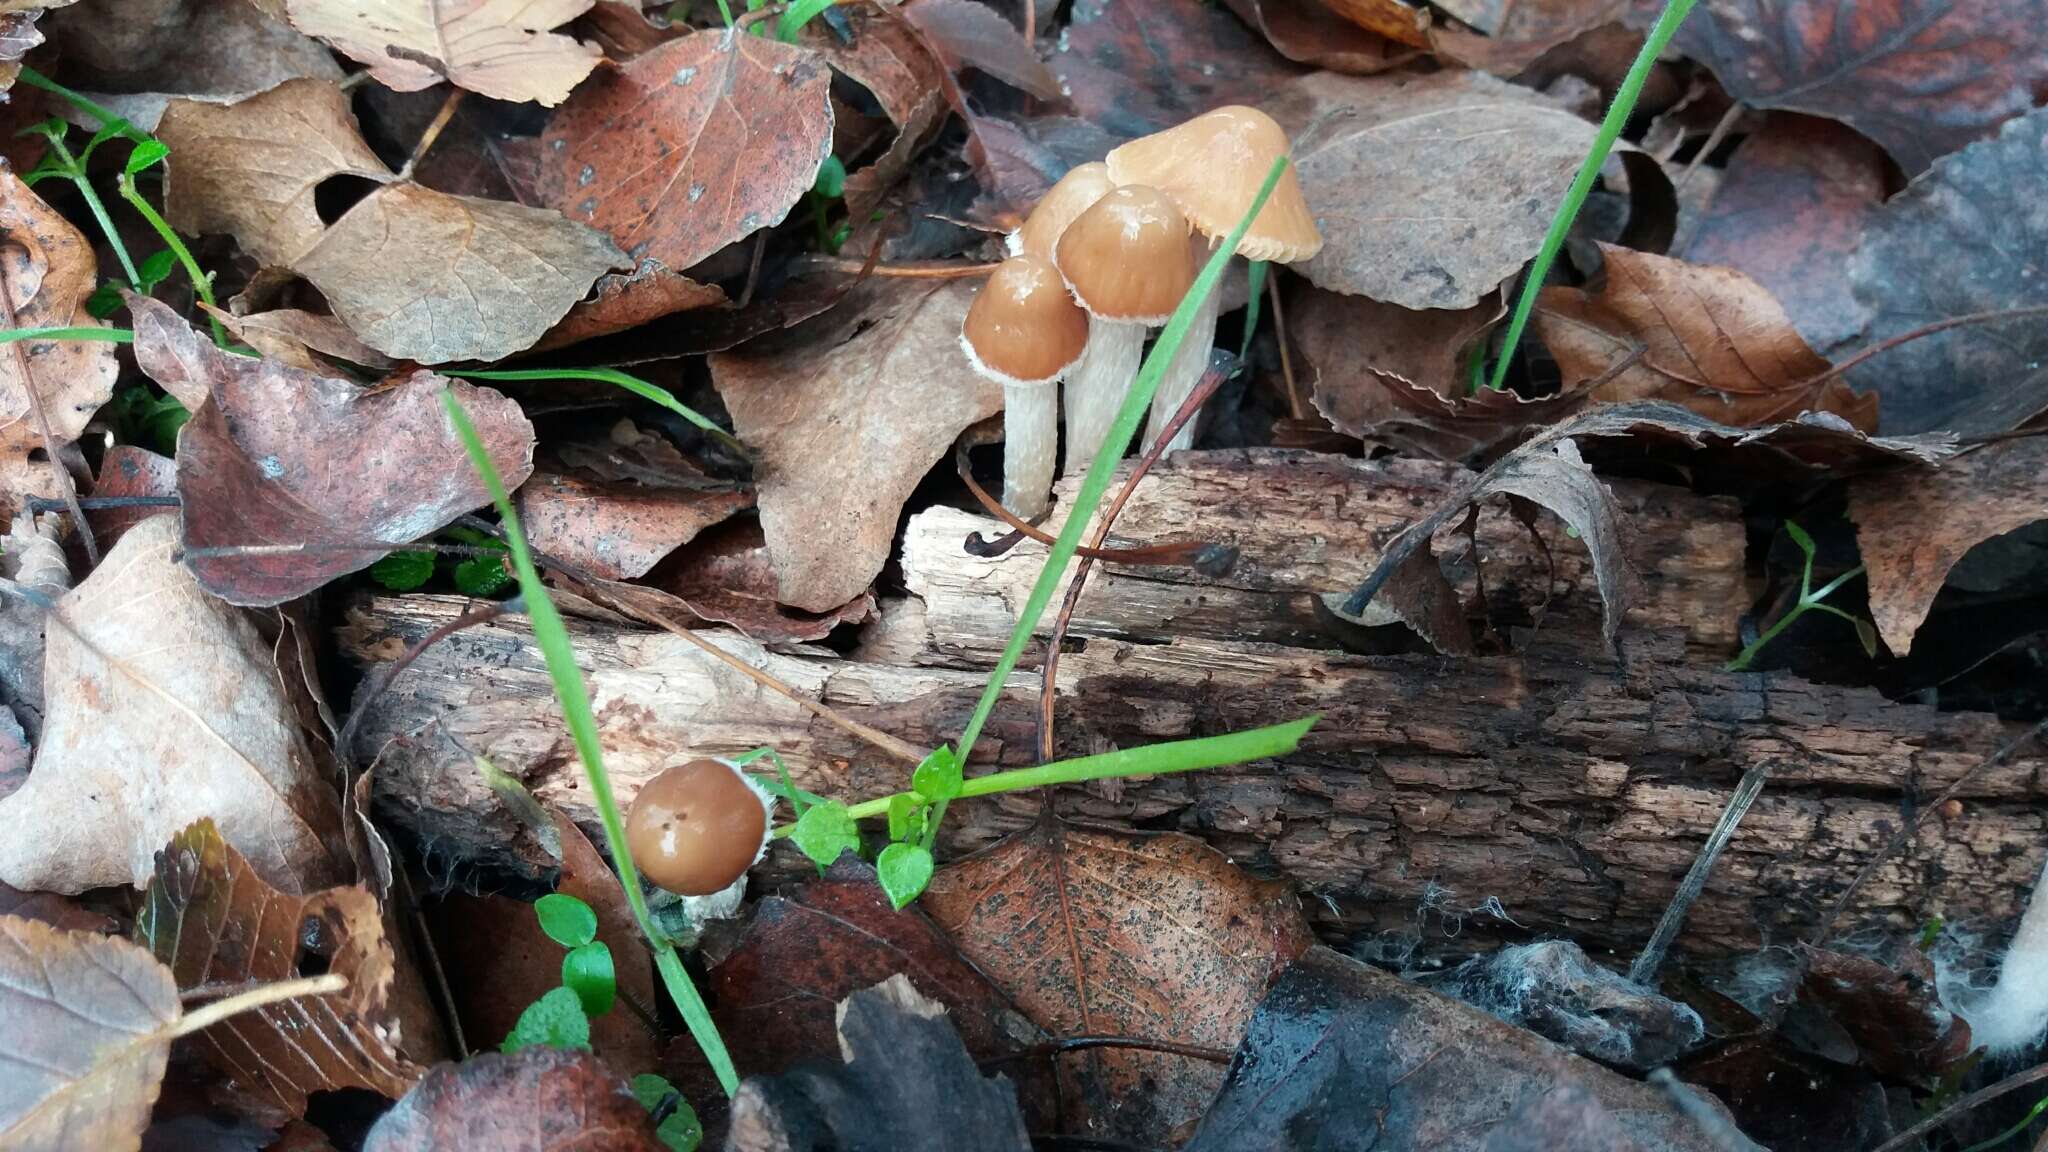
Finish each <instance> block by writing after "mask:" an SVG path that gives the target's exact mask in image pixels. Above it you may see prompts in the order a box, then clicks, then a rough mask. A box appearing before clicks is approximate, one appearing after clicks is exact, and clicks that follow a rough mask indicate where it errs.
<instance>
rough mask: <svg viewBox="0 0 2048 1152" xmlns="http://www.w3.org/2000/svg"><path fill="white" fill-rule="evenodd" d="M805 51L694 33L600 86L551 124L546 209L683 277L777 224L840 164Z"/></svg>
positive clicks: (606, 77)
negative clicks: (832, 163) (828, 163)
mask: <svg viewBox="0 0 2048 1152" xmlns="http://www.w3.org/2000/svg"><path fill="white" fill-rule="evenodd" d="M831 79H832V73H831V70H830V69H828V68H826V67H825V66H824V64H823V63H822V62H821V61H820V60H819V59H818V57H817V55H816V54H815V53H813V52H810V51H809V50H807V49H803V48H798V47H796V46H794V45H789V44H782V43H779V42H777V41H774V40H769V39H764V38H762V37H759V36H734V35H728V34H727V33H725V32H723V31H715V30H714V31H706V32H698V33H696V34H695V35H691V36H685V37H683V38H682V39H680V40H675V41H671V42H670V43H667V44H664V45H662V46H661V47H659V48H656V49H654V50H653V51H651V52H648V53H645V54H644V55H641V56H638V57H635V58H634V59H633V60H631V61H629V62H628V63H626V64H625V65H623V66H622V67H620V68H617V69H613V70H607V71H605V72H602V73H599V74H598V76H597V78H596V79H595V80H593V81H592V82H591V83H590V84H588V85H586V86H584V87H583V88H582V89H581V90H580V91H578V92H577V93H576V95H575V97H574V98H573V99H571V100H570V101H569V102H568V103H567V104H564V105H563V106H562V109H561V110H560V111H559V112H556V113H555V115H554V117H553V118H552V119H550V120H549V121H548V128H547V132H546V134H545V135H543V136H542V138H541V144H542V155H543V160H542V164H541V170H540V179H539V183H538V185H537V191H538V193H539V195H540V198H541V201H542V203H545V204H548V205H550V206H552V207H555V208H559V209H561V210H562V212H563V213H565V214H567V215H568V216H569V217H570V218H571V219H575V220H582V221H586V222H588V223H590V224H591V225H593V226H595V227H597V228H600V229H602V230H604V231H605V232H607V233H610V235H611V237H612V239H613V240H616V241H618V244H619V247H621V248H623V249H625V250H626V251H627V252H628V253H630V254H631V255H632V257H633V259H634V260H636V261H644V260H650V259H651V260H655V261H657V262H659V263H660V264H662V265H663V266H664V267H666V268H668V269H670V270H671V271H675V272H683V271H687V270H688V269H689V268H690V267H691V266H692V265H694V264H696V263H698V262H699V261H701V260H703V259H704V258H705V257H707V256H710V255H711V254H713V253H715V252H717V251H718V250H719V249H721V248H724V247H725V246H726V245H728V244H730V243H732V242H733V241H735V240H738V239H741V238H742V237H745V236H747V235H749V234H751V233H753V232H755V231H758V230H759V229H762V228H767V227H770V226H771V225H775V224H779V223H781V222H782V219H783V217H785V216H787V215H788V214H789V210H790V208H791V207H792V206H794V205H795V204H796V202H797V201H798V200H800V199H802V198H803V194H804V193H805V192H808V191H810V188H811V184H812V182H813V181H814V180H816V178H817V175H818V166H819V165H821V164H823V163H824V161H825V157H827V156H829V155H831V152H832V103H831V98H830V91H829V90H830V88H831Z"/></svg>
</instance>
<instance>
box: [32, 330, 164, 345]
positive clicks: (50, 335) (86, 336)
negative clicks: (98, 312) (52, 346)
mask: <svg viewBox="0 0 2048 1152" xmlns="http://www.w3.org/2000/svg"><path fill="white" fill-rule="evenodd" d="M16 340H101V341H105V342H106V343H108V344H133V343H135V333H134V332H132V331H130V330H129V329H126V328H9V329H6V330H5V331H0V344H12V343H14V342H15V341H16Z"/></svg>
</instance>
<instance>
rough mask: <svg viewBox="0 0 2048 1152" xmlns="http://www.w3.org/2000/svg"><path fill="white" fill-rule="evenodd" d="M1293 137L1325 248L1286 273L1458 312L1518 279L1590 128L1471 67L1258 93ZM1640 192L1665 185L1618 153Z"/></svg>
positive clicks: (1652, 168) (1324, 81)
mask: <svg viewBox="0 0 2048 1152" xmlns="http://www.w3.org/2000/svg"><path fill="white" fill-rule="evenodd" d="M1265 107H1266V110H1267V111H1268V112H1271V113H1272V114H1273V117H1274V119H1276V120H1278V121H1279V122H1280V123H1281V124H1282V125H1283V126H1284V127H1286V128H1287V130H1288V134H1289V136H1291V137H1292V138H1293V140H1294V161H1295V165H1296V166H1297V168H1298V169H1299V171H1300V173H1301V189H1302V192H1303V194H1304V195H1306V196H1307V197H1308V203H1309V207H1310V209H1311V210H1313V211H1314V212H1315V215H1316V223H1317V224H1318V225H1319V226H1320V227H1321V228H1322V232H1323V241H1324V242H1323V249H1322V251H1321V252H1319V253H1317V254H1316V256H1315V257H1314V258H1313V259H1311V260H1309V261H1308V262H1306V263H1304V264H1301V265H1299V266H1298V267H1297V269H1296V270H1297V271H1300V272H1302V273H1303V274H1305V275H1306V276H1307V277H1308V278H1309V279H1310V280H1311V281H1312V282H1314V283H1315V284H1316V285H1318V286H1319V287H1323V288H1328V289H1330V290H1332V291H1335V292H1343V293H1347V294H1351V295H1362V296H1370V297H1372V298H1373V299H1375V300H1384V301H1386V302H1388V303H1391V304H1399V305H1401V306H1403V307H1405V308H1470V307H1471V306H1472V305H1474V304H1477V303H1478V302H1479V300H1480V299H1481V298H1482V297H1484V296H1486V295H1487V294H1488V293H1490V292H1492V291H1494V289H1496V288H1497V287H1499V285H1500V283H1501V282H1502V281H1503V280H1505V279H1507V278H1508V277H1509V276H1512V275H1514V274H1515V273H1516V272H1518V271H1519V270H1520V269H1521V267H1522V266H1523V265H1524V264H1526V263H1527V262H1528V261H1529V260H1530V258H1532V257H1533V256H1535V254H1536V250H1537V249H1538V248H1539V247H1540V246H1541V245H1542V243H1543V234H1544V232H1545V231H1547V230H1548V228H1549V226H1550V217H1551V215H1552V214H1553V212H1554V211H1555V209H1556V207H1557V202H1558V200H1559V198H1560V197H1562V196H1563V195H1564V190H1565V188H1566V186H1567V185H1569V184H1570V183H1571V179H1572V175H1573V173H1575V172H1576V171H1577V170H1578V167H1579V163H1580V161H1581V160H1583V159H1584V158H1585V154H1586V149H1587V147H1588V146H1589V145H1590V144H1591V142H1592V139H1593V134H1594V127H1593V125H1591V124H1589V123H1587V122H1586V121H1584V120H1581V119H1579V118H1578V117H1577V116H1575V115H1573V114H1572V113H1570V112H1568V111H1566V110H1564V109H1563V108H1562V107H1560V106H1559V105H1557V104H1556V103H1555V102H1553V101H1551V100H1549V99H1548V98H1546V97H1543V96H1540V95H1538V94H1537V93H1535V92H1532V91H1530V90H1528V89H1526V88H1519V87H1516V86H1514V85H1511V84H1508V83H1505V82H1503V81H1500V80H1496V79H1494V78H1493V77H1491V76H1488V75H1485V74H1484V73H1479V72H1443V73H1438V74H1436V75H1432V76H1419V77H1418V76H1406V75H1404V76H1381V77H1360V76H1338V75H1334V74H1331V73H1327V72H1318V73H1314V74H1312V75H1308V76H1304V77H1302V78H1300V79H1298V80H1296V81H1294V82H1293V83H1291V84H1289V85H1287V86H1286V87H1285V88H1284V89H1283V90H1281V91H1280V92H1279V93H1278V94H1277V95H1273V94H1268V96H1267V98H1266V100H1265ZM1616 155H1617V156H1619V157H1620V158H1621V160H1622V162H1623V163H1624V164H1626V165H1628V173H1629V182H1630V187H1631V188H1632V189H1634V190H1635V192H1636V194H1637V195H1638V196H1639V197H1647V198H1649V199H1651V200H1655V199H1658V198H1660V197H1662V198H1668V197H1669V195H1670V182H1669V181H1668V180H1667V179H1666V178H1665V177H1664V176H1663V174H1662V173H1661V171H1660V170H1659V168H1658V165H1657V164H1656V162H1655V161H1653V160H1651V159H1650V158H1649V157H1648V156H1646V155H1644V154H1643V153H1641V152H1636V151H1632V150H1628V149H1625V148H1624V149H1620V150H1618V151H1617V152H1616Z"/></svg>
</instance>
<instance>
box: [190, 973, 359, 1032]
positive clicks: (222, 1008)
mask: <svg viewBox="0 0 2048 1152" xmlns="http://www.w3.org/2000/svg"><path fill="white" fill-rule="evenodd" d="M347 987H348V977H346V976H343V975H342V974H341V973H339V972H322V973H321V974H319V975H318V976H301V977H299V978H298V979H296V980H280V981H278V982H277V983H275V984H265V985H262V986H261V987H257V988H251V989H249V990H248V991H246V992H238V993H236V994H235V995H233V996H229V997H227V998H226V999H224V1000H215V1001H214V1002H213V1003H211V1004H207V1005H204V1006H202V1007H199V1008H194V1009H193V1010H192V1011H190V1012H187V1013H185V1014H184V1015H183V1016H181V1017H179V1018H178V1022H177V1024H176V1025H174V1026H173V1027H172V1028H171V1035H172V1036H190V1035H191V1034H192V1033H194V1032H198V1031H200V1030H201V1029H204V1028H211V1027H212V1026H214V1025H215V1024H218V1023H220V1022H221V1021H223V1020H225V1019H227V1018H228V1017H230V1016H239V1015H241V1014H242V1013H244V1012H247V1011H249V1010H251V1009H254V1008H262V1007H264V1006H266V1005H269V1004H276V1003H278V1002H279V1001H281V1000H296V999H298V998H299V997H301V996H326V995H328V994H330V993H334V992H339V991H341V990H342V989H344V988H347Z"/></svg>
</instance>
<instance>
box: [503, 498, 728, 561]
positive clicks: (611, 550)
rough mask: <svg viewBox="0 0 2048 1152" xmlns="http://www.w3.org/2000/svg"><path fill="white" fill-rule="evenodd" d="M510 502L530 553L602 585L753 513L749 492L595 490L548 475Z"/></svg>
mask: <svg viewBox="0 0 2048 1152" xmlns="http://www.w3.org/2000/svg"><path fill="white" fill-rule="evenodd" d="M515 501H516V503H517V504H518V506H519V520H520V522H521V523H522V524H524V525H525V526H526V532H527V535H528V536H529V537H530V538H531V539H532V541H533V546H534V547H535V548H537V549H539V550H540V551H542V552H545V553H547V554H548V555H550V556H554V557H558V558H560V559H564V560H567V561H569V562H571V563H573V564H576V565H578V566H579V567H582V568H583V569H585V570H586V571H589V572H593V573H596V574H597V575H599V576H602V577H604V578H605V579H607V580H631V579H633V578H634V577H637V576H644V575H646V574H647V570H648V569H650V568H652V567H654V565H655V564H656V563H657V562H659V561H660V560H661V558H662V557H663V556H666V555H668V554H669V553H671V552H673V551H675V550H676V549H678V548H680V547H682V546H683V545H685V544H687V543H689V542H690V541H691V540H692V539H694V538H695V537H696V535H697V533H699V532H702V531H703V530H704V529H706V528H709V527H710V526H712V525H713V524H716V523H718V522H719V521H721V520H724V519H725V518H726V517H728V516H731V515H732V514H733V513H735V512H738V511H739V510H741V509H742V508H751V507H753V505H754V494H753V493H752V492H749V491H741V490H734V489H730V488H712V489H704V488H649V487H645V486H643V485H639V484H597V483H591V482H589V481H584V480H578V479H576V478H574V477H570V476H559V475H554V474H552V473H550V474H545V475H538V476H535V477H534V478H533V479H531V480H528V481H527V482H526V483H525V484H524V485H522V486H521V487H520V489H519V491H518V493H517V495H516V496H515Z"/></svg>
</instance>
